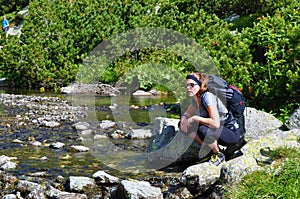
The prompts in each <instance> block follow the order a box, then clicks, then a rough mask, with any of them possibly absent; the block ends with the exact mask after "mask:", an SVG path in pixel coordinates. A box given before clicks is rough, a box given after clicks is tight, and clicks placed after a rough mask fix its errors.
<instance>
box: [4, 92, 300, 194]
mask: <svg viewBox="0 0 300 199" xmlns="http://www.w3.org/2000/svg"><path fill="white" fill-rule="evenodd" d="M0 105H1V109H2V112H1V114H2V115H1V116H2V117H1V125H0V130H1V137H3V139H1V142H2V143H3V144H5V142H12V143H14V144H16V145H22V147H24V148H23V149H26V147H33V148H35V149H36V148H38V149H39V150H41V149H50V150H53V153H57V152H59V151H57V150H66V151H68V153H67V155H69V156H72V155H74V154H77V155H80V154H81V155H82V154H88V153H91V154H93V152H95V150H99V148H98V147H96V148H95V147H94V146H95V143H96V144H103V143H106V142H105V140H108V139H109V140H113V141H112V143H114V141H115V144H116V145H118V146H122V149H125V153H126V151H127V153H129V152H130V151H136V150H138V151H139V152H140V153H142V152H143V153H142V154H146V155H147V157H144V158H148V159H150V160H151V161H150V164H152V163H155V164H157V165H156V166H157V167H161V166H162V165H164V164H165V161H166V160H167V164H169V163H172V164H171V165H172V166H168V167H165V168H160V169H149V170H147V171H146V170H145V172H147V175H141V174H139V171H137V170H135V171H134V169H133V170H131V171H132V172H133V173H132V174H133V175H131V174H130V173H129V172H128V173H125V175H120V176H118V174H113V171H112V170H108V169H107V168H105V165H104V166H103V165H102V168H100V167H98V168H96V169H94V172H92V173H91V172H90V173H91V174H86V173H85V172H84V170H83V171H82V175H68V176H64V175H51V174H49V172H48V170H47V169H46V168H39V169H37V171H33V172H30V171H29V172H24V173H22V174H19V173H18V172H17V170H18V169H19V168H20V165H21V164H22V162H20V160H19V158H18V157H14V156H11V155H10V154H2V155H1V156H0V168H1V172H0V187H1V192H0V195H1V197H3V198H64V199H65V198H193V197H195V196H197V197H200V196H207V194H209V196H210V197H212V198H218V197H221V195H222V190H223V189H225V186H224V185H227V186H228V185H229V186H231V185H233V184H235V183H238V182H239V181H240V180H241V178H242V177H243V176H244V175H246V174H247V173H250V172H252V171H255V170H257V169H262V168H263V165H271V164H272V159H271V158H270V157H268V156H266V154H262V153H261V150H262V149H263V150H273V149H275V148H277V147H281V146H285V147H295V148H299V138H300V131H299V129H297V128H294V127H295V125H294V126H293V127H291V129H289V130H285V131H284V130H281V129H282V128H281V127H282V125H283V124H282V123H281V122H280V121H278V120H277V119H276V118H274V117H273V116H272V115H270V114H267V113H265V112H261V111H257V110H255V109H253V108H247V111H246V113H245V116H246V131H247V133H246V140H247V142H248V143H247V144H246V145H245V146H244V147H243V148H242V152H243V155H242V156H239V157H237V158H234V159H232V160H229V161H227V162H226V163H224V164H222V165H220V166H218V167H217V166H214V165H210V164H208V163H207V162H204V163H199V162H198V163H197V158H196V159H195V157H198V153H199V148H198V147H196V146H195V145H194V144H189V143H190V140H189V139H187V138H186V137H185V136H183V135H182V134H181V133H177V132H178V129H177V123H178V120H176V119H169V118H157V119H156V121H155V122H154V127H153V129H145V128H142V127H141V128H140V129H133V128H132V127H130V126H128V124H126V123H122V122H121V121H117V122H116V121H110V120H103V121H98V122H97V124H96V125H95V124H93V123H91V122H89V121H88V120H86V121H84V122H83V121H81V120H84V118H86V117H87V115H88V113H87V112H88V110H87V109H88V108H87V107H84V106H83V107H82V106H73V105H71V104H70V102H68V101H67V100H62V99H59V98H49V97H37V96H24V95H5V94H2V95H1V101H0ZM110 108H116V106H114V107H110ZM295 118H299V116H296V117H293V118H292V121H293V122H292V123H293V124H295V123H296V124H299V120H298V122H297V120H296V119H295ZM120 123H121V124H120ZM290 123H291V122H290ZM290 123H289V124H290ZM65 126H69V128H70V129H73V133H74V134H75V135H72V136H71V134H70V135H69V136H68V139H66V141H65V142H64V141H60V139H59V138H58V139H53V140H52V139H51V138H48V139H45V138H42V137H40V139H38V136H36V137H34V136H32V137H31V138H30V139H29V137H27V136H24V135H22V132H26V131H24V129H25V130H29V129H36V130H38V129H39V130H42V129H43V130H44V129H45V128H46V129H50V130H51V132H56V131H57V130H58V129H60V128H63V127H65ZM170 126H171V127H173V128H170V129H171V131H172V132H170V131H165V130H164V129H166V127H170ZM296 126H297V125H296ZM120 127H122V128H120ZM22 129H23V130H22ZM16 132H18V135H20V136H19V137H17V136H15V135H16V134H15V133H16ZM161 133H172V134H174V135H176V142H174V140H173V141H172V140H167V143H168V142H169V141H170V142H171V143H172V144H167V145H166V144H165V143H164V146H163V147H162V149H163V150H162V151H157V152H154V153H147V151H145V150H146V149H147V144H148V143H149V141H152V140H151V137H153V136H154V137H155V135H157V134H161ZM4 134H5V135H7V134H8V135H14V136H8V137H9V139H4V137H6V138H7V136H3V135H4ZM24 134H25V133H24ZM173 138H174V137H173ZM173 138H172V137H170V136H169V139H173ZM67 140H69V141H67ZM120 140H121V141H124V140H128V141H133V142H130V144H129V145H127V144H124V145H120V143H119V142H118V141H120ZM164 142H165V141H164ZM87 143H93V145H89V144H87ZM132 143H133V144H132ZM186 143H187V145H185V144H186ZM126 147H127V148H126ZM100 149H102V148H101V147H100ZM183 149H188V150H186V151H184V152H183ZM97 152H99V151H97ZM121 152H122V151H120V153H121ZM123 152H124V151H123ZM116 154H118V151H117V153H116ZM67 155H65V156H64V157H63V158H65V159H64V160H66V161H68V160H70V159H68V158H70V157H67ZM96 157H97V156H96ZM117 159H118V158H117ZM38 161H46V162H47V161H49V157H47V156H41V157H38ZM136 161H137V160H136ZM168 161H169V162H168ZM57 162H58V163H59V161H57ZM183 162H185V163H187V162H188V163H189V164H190V165H186V166H184V167H183V168H182V167H181V168H179V169H178V168H176V169H175V167H176V165H178V164H182V163H183ZM83 164H87V163H85V162H84V163H83ZM98 166H99V165H98ZM134 172H136V173H135V174H134ZM120 173H122V171H120Z"/></svg>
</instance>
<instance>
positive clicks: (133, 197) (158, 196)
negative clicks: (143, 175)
mask: <svg viewBox="0 0 300 199" xmlns="http://www.w3.org/2000/svg"><path fill="white" fill-rule="evenodd" d="M115 198H118V199H149V198H151V199H163V194H162V192H161V190H160V188H158V187H154V186H151V185H150V183H149V182H146V181H131V180H122V181H121V183H120V184H119V186H118V189H117V190H116V193H115Z"/></svg>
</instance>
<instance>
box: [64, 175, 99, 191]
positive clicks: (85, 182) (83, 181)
mask: <svg viewBox="0 0 300 199" xmlns="http://www.w3.org/2000/svg"><path fill="white" fill-rule="evenodd" d="M68 186H69V189H70V191H75V192H84V191H86V190H89V189H92V188H93V187H95V180H94V179H92V178H88V177H81V176H70V177H69V185H68Z"/></svg>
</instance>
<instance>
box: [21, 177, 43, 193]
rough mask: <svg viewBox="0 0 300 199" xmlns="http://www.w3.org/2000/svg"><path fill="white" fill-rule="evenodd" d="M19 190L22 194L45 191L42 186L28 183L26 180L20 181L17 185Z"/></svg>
mask: <svg viewBox="0 0 300 199" xmlns="http://www.w3.org/2000/svg"><path fill="white" fill-rule="evenodd" d="M17 189H18V190H19V191H21V192H32V191H35V190H44V189H43V187H42V186H41V185H40V184H38V183H35V182H30V181H26V180H20V181H19V183H18V185H17Z"/></svg>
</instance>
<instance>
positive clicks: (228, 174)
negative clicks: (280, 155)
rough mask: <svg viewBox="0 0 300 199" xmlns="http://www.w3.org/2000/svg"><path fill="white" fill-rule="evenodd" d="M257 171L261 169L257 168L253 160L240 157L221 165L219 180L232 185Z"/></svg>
mask: <svg viewBox="0 0 300 199" xmlns="http://www.w3.org/2000/svg"><path fill="white" fill-rule="evenodd" d="M259 169H261V167H259V166H258V164H257V162H256V160H255V159H254V158H252V157H246V156H240V157H237V158H235V159H232V160H230V161H228V162H226V163H225V164H223V165H222V169H221V176H222V177H221V178H222V179H223V180H225V181H226V182H227V183H229V184H231V185H233V184H235V183H239V182H240V181H241V179H242V178H243V177H244V176H245V175H247V174H249V173H251V172H253V171H256V170H259Z"/></svg>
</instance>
